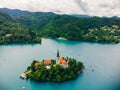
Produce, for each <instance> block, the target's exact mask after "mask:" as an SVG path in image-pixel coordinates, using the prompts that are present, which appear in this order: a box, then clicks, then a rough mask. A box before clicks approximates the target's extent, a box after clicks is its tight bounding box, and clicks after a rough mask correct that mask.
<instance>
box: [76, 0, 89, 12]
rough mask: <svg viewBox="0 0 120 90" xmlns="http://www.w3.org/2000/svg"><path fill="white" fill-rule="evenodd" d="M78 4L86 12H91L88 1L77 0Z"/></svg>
mask: <svg viewBox="0 0 120 90" xmlns="http://www.w3.org/2000/svg"><path fill="white" fill-rule="evenodd" d="M75 1H76V3H77V5H78V6H79V8H80V9H81V10H82V11H83V12H85V13H88V12H89V9H88V7H87V3H85V2H83V1H82V0H75Z"/></svg>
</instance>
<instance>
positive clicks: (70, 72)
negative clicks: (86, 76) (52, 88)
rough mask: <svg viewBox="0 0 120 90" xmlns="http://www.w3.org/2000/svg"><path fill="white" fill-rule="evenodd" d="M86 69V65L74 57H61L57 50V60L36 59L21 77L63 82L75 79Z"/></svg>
mask: <svg viewBox="0 0 120 90" xmlns="http://www.w3.org/2000/svg"><path fill="white" fill-rule="evenodd" d="M83 70H84V65H83V63H82V62H80V61H76V60H75V59H73V58H69V57H67V58H64V57H60V55H59V50H57V58H56V60H54V59H52V60H43V61H42V62H40V61H36V60H34V61H33V62H32V63H31V65H30V66H28V68H27V70H26V71H25V72H24V73H23V74H22V75H21V78H23V79H24V78H29V79H31V80H35V81H51V82H62V81H66V80H71V79H75V78H76V77H77V76H78V75H79V73H80V72H82V71H83Z"/></svg>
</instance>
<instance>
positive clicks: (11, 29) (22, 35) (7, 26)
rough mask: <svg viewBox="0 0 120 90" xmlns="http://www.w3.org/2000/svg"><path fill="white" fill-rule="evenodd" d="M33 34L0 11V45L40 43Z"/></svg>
mask: <svg viewBox="0 0 120 90" xmlns="http://www.w3.org/2000/svg"><path fill="white" fill-rule="evenodd" d="M40 40H41V39H40V38H38V37H37V36H36V35H35V33H33V32H32V31H29V30H28V29H27V28H25V27H23V26H22V25H20V24H19V23H17V22H15V21H14V20H13V19H12V18H11V17H10V16H9V15H8V14H5V13H3V12H2V11H0V44H10V43H32V42H40Z"/></svg>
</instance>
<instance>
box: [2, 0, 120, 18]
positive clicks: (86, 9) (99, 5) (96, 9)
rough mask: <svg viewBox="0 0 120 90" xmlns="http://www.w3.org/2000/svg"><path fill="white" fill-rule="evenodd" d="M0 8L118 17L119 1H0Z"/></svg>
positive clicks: (119, 13)
mask: <svg viewBox="0 0 120 90" xmlns="http://www.w3.org/2000/svg"><path fill="white" fill-rule="evenodd" d="M0 7H7V8H12V9H22V10H29V11H43V12H55V13H64V14H89V15H95V16H114V15H116V16H120V12H119V11H120V0H0Z"/></svg>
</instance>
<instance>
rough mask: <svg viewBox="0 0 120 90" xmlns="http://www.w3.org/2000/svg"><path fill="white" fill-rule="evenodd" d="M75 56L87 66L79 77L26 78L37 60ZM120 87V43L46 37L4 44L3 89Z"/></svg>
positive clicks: (102, 89)
mask: <svg viewBox="0 0 120 90" xmlns="http://www.w3.org/2000/svg"><path fill="white" fill-rule="evenodd" d="M57 49H59V52H60V56H62V57H67V56H68V57H71V58H75V59H76V60H78V61H82V62H83V63H84V66H85V70H84V72H83V73H80V74H79V76H78V78H76V79H75V80H69V81H65V82H61V83H55V82H35V81H32V80H29V79H28V80H25V79H24V80H22V79H20V78H19V77H20V75H21V74H22V73H23V72H24V71H25V70H26V68H27V67H28V66H29V65H30V64H31V62H32V61H33V60H39V61H40V60H43V59H55V58H56V51H57ZM22 87H25V90H120V44H100V43H89V42H80V41H67V40H57V39H42V42H41V44H26V45H21V44H11V45H1V46H0V90H22Z"/></svg>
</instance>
